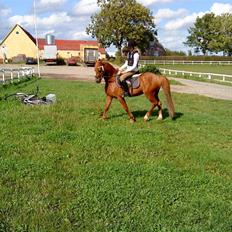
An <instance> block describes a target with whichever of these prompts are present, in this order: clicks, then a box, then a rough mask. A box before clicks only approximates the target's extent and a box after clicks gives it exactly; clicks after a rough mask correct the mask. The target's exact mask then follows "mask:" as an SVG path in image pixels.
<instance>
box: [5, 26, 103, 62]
mask: <svg viewBox="0 0 232 232" xmlns="http://www.w3.org/2000/svg"><path fill="white" fill-rule="evenodd" d="M38 45H39V56H40V58H42V57H43V53H44V45H46V40H45V39H41V38H39V39H38ZM55 45H56V46H57V53H58V55H59V57H62V58H64V59H67V58H70V57H72V56H79V57H80V59H82V60H84V55H85V49H93V50H97V51H98V53H99V55H101V57H103V58H104V57H105V54H106V52H105V49H104V48H102V47H101V46H100V44H99V43H98V42H97V41H92V40H61V39H57V40H55ZM18 55H25V57H34V58H36V57H37V46H36V39H35V38H34V37H33V36H32V35H31V34H30V33H29V32H28V31H26V30H25V29H24V28H23V27H21V26H20V25H18V24H16V25H15V26H14V27H13V29H12V30H11V31H10V32H9V33H8V34H7V35H6V37H5V38H4V39H3V40H2V41H1V43H0V59H5V58H7V59H12V58H13V57H17V56H18Z"/></svg>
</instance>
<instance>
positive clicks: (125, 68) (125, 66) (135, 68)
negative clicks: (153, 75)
mask: <svg viewBox="0 0 232 232" xmlns="http://www.w3.org/2000/svg"><path fill="white" fill-rule="evenodd" d="M138 62H139V53H138V52H136V53H135V54H134V62H133V65H132V66H129V65H128V61H127V60H126V61H125V63H124V64H123V65H122V66H121V67H120V68H119V71H125V72H130V71H135V72H137V71H138Z"/></svg>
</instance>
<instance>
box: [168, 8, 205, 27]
mask: <svg viewBox="0 0 232 232" xmlns="http://www.w3.org/2000/svg"><path fill="white" fill-rule="evenodd" d="M204 14H205V13H203V12H199V13H193V14H191V15H188V16H185V17H183V18H179V19H176V20H171V21H169V22H168V23H166V24H165V26H164V28H165V30H179V29H187V28H188V27H189V26H191V25H193V24H194V22H195V20H196V18H197V17H202V16H203V15H204Z"/></svg>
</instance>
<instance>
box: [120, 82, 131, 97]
mask: <svg viewBox="0 0 232 232" xmlns="http://www.w3.org/2000/svg"><path fill="white" fill-rule="evenodd" d="M121 86H122V88H123V90H124V93H123V97H131V94H130V91H129V87H128V85H127V83H126V80H124V81H122V82H121Z"/></svg>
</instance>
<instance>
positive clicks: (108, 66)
mask: <svg viewBox="0 0 232 232" xmlns="http://www.w3.org/2000/svg"><path fill="white" fill-rule="evenodd" d="M101 63H102V65H103V66H104V68H105V70H107V71H108V72H109V73H112V74H114V73H115V72H116V69H115V68H114V66H113V65H112V64H110V63H109V62H108V61H106V60H101Z"/></svg>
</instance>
